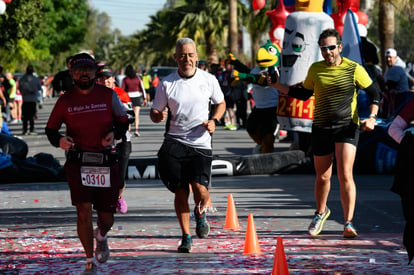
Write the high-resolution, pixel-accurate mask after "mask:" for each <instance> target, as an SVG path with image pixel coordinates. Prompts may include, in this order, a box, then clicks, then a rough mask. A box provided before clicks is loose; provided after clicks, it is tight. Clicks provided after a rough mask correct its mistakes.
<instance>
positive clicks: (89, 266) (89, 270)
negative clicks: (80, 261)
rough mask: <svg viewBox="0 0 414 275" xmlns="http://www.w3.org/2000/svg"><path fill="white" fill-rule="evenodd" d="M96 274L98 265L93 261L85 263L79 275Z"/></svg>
mask: <svg viewBox="0 0 414 275" xmlns="http://www.w3.org/2000/svg"><path fill="white" fill-rule="evenodd" d="M95 274H98V267H97V266H96V264H95V263H94V262H88V263H86V267H85V270H84V271H83V272H82V273H81V275H95Z"/></svg>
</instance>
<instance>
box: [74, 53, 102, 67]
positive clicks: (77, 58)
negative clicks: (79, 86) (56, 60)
mask: <svg viewBox="0 0 414 275" xmlns="http://www.w3.org/2000/svg"><path fill="white" fill-rule="evenodd" d="M82 66H89V67H92V68H96V62H95V59H94V58H93V57H92V56H91V55H90V54H87V53H79V54H76V55H74V56H73V57H72V60H71V61H70V67H71V68H72V69H75V68H78V67H82Z"/></svg>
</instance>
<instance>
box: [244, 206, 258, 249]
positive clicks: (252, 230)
mask: <svg viewBox="0 0 414 275" xmlns="http://www.w3.org/2000/svg"><path fill="white" fill-rule="evenodd" d="M243 254H244V255H260V254H262V252H261V251H260V244H259V239H258V238H257V234H256V227H255V226H254V221H253V214H249V216H248V219H247V231H246V239H245V241H244V252H243Z"/></svg>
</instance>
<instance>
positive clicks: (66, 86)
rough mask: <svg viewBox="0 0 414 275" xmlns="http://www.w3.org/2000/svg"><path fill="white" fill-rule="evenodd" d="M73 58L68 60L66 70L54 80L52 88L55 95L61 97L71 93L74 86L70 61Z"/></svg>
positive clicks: (70, 57)
mask: <svg viewBox="0 0 414 275" xmlns="http://www.w3.org/2000/svg"><path fill="white" fill-rule="evenodd" d="M71 60H72V56H68V57H67V58H66V67H67V69H66V70H63V71H60V72H58V73H57V74H56V75H55V77H54V78H53V80H52V87H53V93H54V95H58V96H61V95H63V94H64V93H65V92H66V91H69V90H70V89H72V87H73V86H74V84H73V80H72V77H71V76H70V73H69V70H70V61H71Z"/></svg>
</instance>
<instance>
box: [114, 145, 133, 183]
mask: <svg viewBox="0 0 414 275" xmlns="http://www.w3.org/2000/svg"><path fill="white" fill-rule="evenodd" d="M115 149H116V151H117V152H118V155H119V159H118V166H119V176H120V179H121V183H120V186H119V189H122V188H124V186H125V179H126V175H127V171H128V161H129V155H130V154H131V150H132V143H131V142H130V141H122V142H120V143H118V144H117V145H116V148H115Z"/></svg>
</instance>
